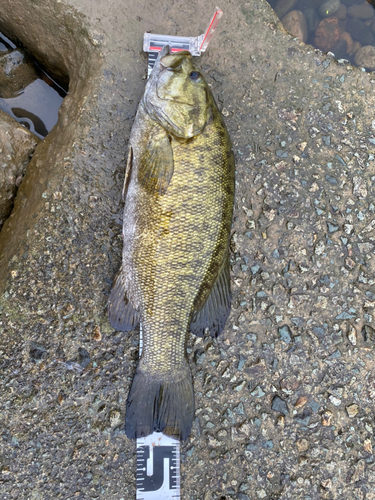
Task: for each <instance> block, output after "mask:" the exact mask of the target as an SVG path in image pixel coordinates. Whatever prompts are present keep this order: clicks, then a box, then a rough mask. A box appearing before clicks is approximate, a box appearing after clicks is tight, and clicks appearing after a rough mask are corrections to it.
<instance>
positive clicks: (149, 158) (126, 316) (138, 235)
mask: <svg viewBox="0 0 375 500" xmlns="http://www.w3.org/2000/svg"><path fill="white" fill-rule="evenodd" d="M123 195H124V197H125V207H124V225H123V237H124V248H123V258H122V267H121V269H120V271H119V273H118V275H117V277H116V279H115V282H114V285H113V288H112V291H111V294H110V297H109V301H108V313H109V319H110V322H111V324H112V326H113V327H114V328H116V329H118V330H121V331H131V330H134V328H135V327H136V326H137V324H138V323H139V322H141V324H142V333H143V350H142V354H141V357H140V359H139V363H138V367H137V370H136V373H135V376H134V379H133V383H132V386H131V389H130V392H129V396H128V401H127V409H126V417H125V430H126V434H127V436H128V437H131V438H137V437H141V436H146V435H148V434H151V433H152V432H154V431H159V432H164V433H165V434H167V435H170V436H174V437H179V438H180V439H182V440H184V439H187V437H188V436H189V433H190V429H191V425H192V421H193V416H194V394H193V382H192V376H191V371H190V367H189V365H188V361H187V354H186V343H187V336H188V334H189V331H191V332H192V333H194V334H196V335H200V336H203V335H204V333H205V331H206V329H208V330H209V332H210V333H211V335H212V336H217V335H219V334H220V333H221V332H222V330H223V329H224V325H225V322H226V320H227V317H228V315H229V312H230V301H231V296H230V278H229V238H230V229H231V222H232V212H233V203H234V155H233V151H232V144H231V140H230V138H229V135H228V132H227V129H226V127H225V124H224V121H223V118H222V116H221V114H220V112H219V111H218V109H217V107H216V103H215V101H214V98H213V96H212V94H211V92H210V89H209V88H208V86H207V84H206V82H205V81H204V78H203V76H202V75H201V73H200V72H199V70H198V69H197V68H196V66H195V65H194V63H193V60H192V57H191V55H190V53H189V52H185V51H184V52H177V53H170V49H169V47H168V46H166V47H164V48H163V50H162V51H161V52H160V54H159V57H158V59H157V61H156V63H155V66H154V69H153V71H152V73H151V75H150V79H149V81H148V82H147V85H146V89H145V93H144V96H143V98H142V100H141V102H140V104H139V107H138V111H137V115H136V118H135V122H134V125H133V128H132V131H131V135H130V141H129V153H128V162H127V167H126V172H125V181H124V190H123Z"/></svg>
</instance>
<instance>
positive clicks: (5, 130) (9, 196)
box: [0, 110, 39, 228]
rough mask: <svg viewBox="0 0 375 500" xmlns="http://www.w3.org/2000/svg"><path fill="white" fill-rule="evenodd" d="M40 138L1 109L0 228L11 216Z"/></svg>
mask: <svg viewBox="0 0 375 500" xmlns="http://www.w3.org/2000/svg"><path fill="white" fill-rule="evenodd" d="M38 142H39V139H38V138H37V137H36V136H34V135H33V134H32V133H31V132H29V130H27V129H26V128H25V127H23V126H22V125H20V124H19V123H17V122H16V120H14V119H13V118H11V117H10V116H9V115H7V114H6V113H4V112H3V111H1V110H0V152H1V156H0V228H1V227H2V225H3V223H4V221H5V219H7V217H9V215H10V212H11V210H12V207H13V202H14V198H15V196H16V193H17V189H18V186H19V185H20V183H21V182H22V178H23V176H24V174H25V171H26V167H27V164H28V163H29V160H30V157H31V155H32V154H33V152H34V150H35V148H36V146H37V144H38Z"/></svg>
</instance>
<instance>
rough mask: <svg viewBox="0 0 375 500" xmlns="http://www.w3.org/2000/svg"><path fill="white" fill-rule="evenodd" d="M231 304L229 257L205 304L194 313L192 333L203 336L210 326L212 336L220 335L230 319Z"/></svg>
mask: <svg viewBox="0 0 375 500" xmlns="http://www.w3.org/2000/svg"><path fill="white" fill-rule="evenodd" d="M230 305H231V292H230V274H229V258H227V259H226V260H225V263H224V266H223V268H222V270H221V272H220V274H219V276H218V277H217V280H216V282H215V284H214V286H213V287H212V290H211V293H210V295H209V296H208V299H207V300H206V302H205V304H204V305H203V307H202V308H201V309H200V310H199V311H195V312H194V314H193V318H192V320H191V323H190V331H191V333H194V335H197V336H199V337H203V336H204V333H205V329H206V328H208V329H209V332H210V334H211V336H212V337H217V336H218V335H220V334H221V332H222V331H223V330H224V326H225V323H226V321H227V319H228V316H229V313H230Z"/></svg>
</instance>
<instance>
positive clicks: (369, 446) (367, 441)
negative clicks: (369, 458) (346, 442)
mask: <svg viewBox="0 0 375 500" xmlns="http://www.w3.org/2000/svg"><path fill="white" fill-rule="evenodd" d="M363 449H364V450H365V451H366V452H367V453H370V454H371V455H372V443H371V439H369V438H367V439H365V440H364V442H363Z"/></svg>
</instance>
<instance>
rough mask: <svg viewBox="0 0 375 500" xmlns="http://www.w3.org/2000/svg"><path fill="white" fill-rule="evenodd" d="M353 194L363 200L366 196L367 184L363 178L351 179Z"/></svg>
mask: <svg viewBox="0 0 375 500" xmlns="http://www.w3.org/2000/svg"><path fill="white" fill-rule="evenodd" d="M353 194H354V195H355V196H358V198H359V199H362V200H363V199H365V198H366V196H367V184H366V180H365V179H363V177H359V176H356V175H355V176H354V177H353Z"/></svg>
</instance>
